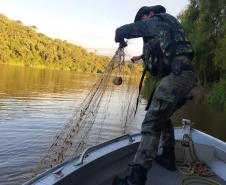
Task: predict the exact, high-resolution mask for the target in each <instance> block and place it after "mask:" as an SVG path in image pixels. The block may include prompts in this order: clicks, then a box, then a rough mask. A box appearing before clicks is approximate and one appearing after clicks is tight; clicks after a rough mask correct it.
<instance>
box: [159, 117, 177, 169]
mask: <svg viewBox="0 0 226 185" xmlns="http://www.w3.org/2000/svg"><path fill="white" fill-rule="evenodd" d="M161 148H162V153H161V155H157V156H156V159H155V160H156V162H157V163H158V164H160V165H161V166H163V167H165V168H166V169H168V170H170V171H175V170H176V161H175V138H174V129H173V125H172V122H171V120H170V119H169V120H167V122H166V123H165V125H164V126H163V127H162V132H161Z"/></svg>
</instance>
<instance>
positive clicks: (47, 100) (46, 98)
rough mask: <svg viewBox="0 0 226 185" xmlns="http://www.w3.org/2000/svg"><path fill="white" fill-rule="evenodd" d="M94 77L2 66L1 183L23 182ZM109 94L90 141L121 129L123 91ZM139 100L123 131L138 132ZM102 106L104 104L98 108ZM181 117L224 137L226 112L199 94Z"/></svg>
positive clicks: (106, 137) (176, 117) (175, 119)
mask: <svg viewBox="0 0 226 185" xmlns="http://www.w3.org/2000/svg"><path fill="white" fill-rule="evenodd" d="M98 78H99V76H98V75H88V74H83V75H81V74H75V73H74V72H69V71H54V70H47V69H35V68H26V67H18V66H7V65H0V184H3V185H14V184H21V183H23V182H24V181H25V180H26V179H25V178H24V176H27V174H29V172H30V171H31V169H32V168H33V167H35V166H36V165H37V163H38V162H39V160H40V158H41V157H42V155H43V154H44V152H45V151H46V149H47V147H48V146H49V145H50V144H51V142H52V138H53V137H54V136H55V135H56V133H57V132H58V131H59V130H60V129H61V128H63V126H64V125H65V124H66V123H67V122H68V121H69V120H70V119H71V118H72V115H73V113H74V111H75V110H76V109H78V107H79V105H80V103H81V102H82V101H83V99H84V98H85V96H86V95H87V93H88V92H89V91H90V89H91V87H92V86H93V84H94V83H95V81H96V80H97V79H98ZM133 88H137V87H135V86H134V87H133ZM111 96H112V98H113V100H114V101H113V102H112V103H111V105H110V108H108V109H111V110H110V111H108V113H107V115H106V111H102V112H101V111H100V113H99V114H100V115H99V118H100V117H101V116H102V117H104V119H102V120H104V123H102V125H97V126H96V127H95V128H94V129H93V131H92V133H91V137H90V138H91V139H90V144H91V145H93V144H95V143H97V141H96V140H94V138H98V143H99V142H103V141H106V140H109V139H111V138H115V137H117V136H120V135H122V134H123V132H122V130H123V127H122V125H119V124H118V122H119V120H117V118H119V117H120V116H119V114H120V113H119V110H120V108H119V107H118V105H119V103H120V102H121V101H122V98H123V96H125V92H124V91H122V90H120V89H117V88H116V89H115V93H113V94H112V95H111ZM142 102H143V103H142V104H141V105H140V106H139V109H138V112H137V115H136V118H135V119H134V120H133V121H132V122H131V124H130V125H129V126H128V128H127V129H126V132H127V133H134V132H139V129H140V125H141V122H142V119H143V117H144V115H145V112H144V111H143V110H144V107H145V100H143V101H142ZM105 108H106V107H104V105H103V107H102V110H103V109H105ZM100 110H101V108H100ZM101 114H105V115H101ZM182 118H189V119H191V120H192V121H193V122H194V123H195V124H194V127H195V128H197V129H200V130H202V131H204V132H207V133H208V134H211V135H213V136H215V137H217V138H219V139H222V140H224V141H226V134H225V130H226V123H225V121H226V114H225V113H223V112H221V111H219V110H218V111H217V110H214V109H213V108H211V107H209V106H208V105H206V104H205V103H203V101H201V100H200V98H197V99H196V98H195V99H194V100H193V101H192V102H189V103H187V105H186V106H184V107H183V108H182V109H180V110H179V111H178V112H177V113H176V114H175V115H174V117H173V122H174V125H175V126H178V125H180V122H181V121H180V120H181V119H182ZM100 127H101V133H100ZM97 133H98V134H97ZM94 136H95V137H94Z"/></svg>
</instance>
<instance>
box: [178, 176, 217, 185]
mask: <svg viewBox="0 0 226 185" xmlns="http://www.w3.org/2000/svg"><path fill="white" fill-rule="evenodd" d="M193 183H196V184H200V183H201V184H207V185H221V184H220V183H219V182H217V181H215V180H212V179H209V178H206V177H200V176H188V177H185V178H184V179H183V180H182V182H181V185H190V184H193Z"/></svg>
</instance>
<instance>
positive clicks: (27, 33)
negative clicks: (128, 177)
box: [0, 14, 109, 72]
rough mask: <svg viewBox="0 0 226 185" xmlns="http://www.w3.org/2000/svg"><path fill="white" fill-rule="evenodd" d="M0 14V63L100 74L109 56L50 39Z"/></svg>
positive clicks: (32, 27)
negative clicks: (98, 54)
mask: <svg viewBox="0 0 226 185" xmlns="http://www.w3.org/2000/svg"><path fill="white" fill-rule="evenodd" d="M36 29H37V28H36V27H35V26H24V25H23V24H22V22H21V21H12V20H9V19H8V18H7V17H6V16H4V15H1V14H0V43H1V44H0V62H1V63H9V64H16V65H26V66H35V67H40V68H43V67H48V68H51V69H63V70H74V71H78V72H102V71H103V70H104V68H105V66H106V64H107V62H108V61H109V58H108V57H104V56H97V55H95V54H94V53H89V52H87V51H86V50H85V49H83V48H82V47H80V46H76V45H73V44H71V43H68V42H67V41H61V40H59V39H51V38H49V37H47V36H45V35H44V34H42V33H38V32H37V31H36Z"/></svg>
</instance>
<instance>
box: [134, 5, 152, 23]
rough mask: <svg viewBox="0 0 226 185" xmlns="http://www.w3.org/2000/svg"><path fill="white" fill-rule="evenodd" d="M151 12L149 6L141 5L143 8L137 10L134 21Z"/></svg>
mask: <svg viewBox="0 0 226 185" xmlns="http://www.w3.org/2000/svg"><path fill="white" fill-rule="evenodd" d="M149 12H150V7H148V6H143V7H141V8H140V9H139V10H138V12H137V14H136V16H135V19H134V22H137V21H139V20H140V19H141V17H142V16H144V15H148V14H149Z"/></svg>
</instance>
